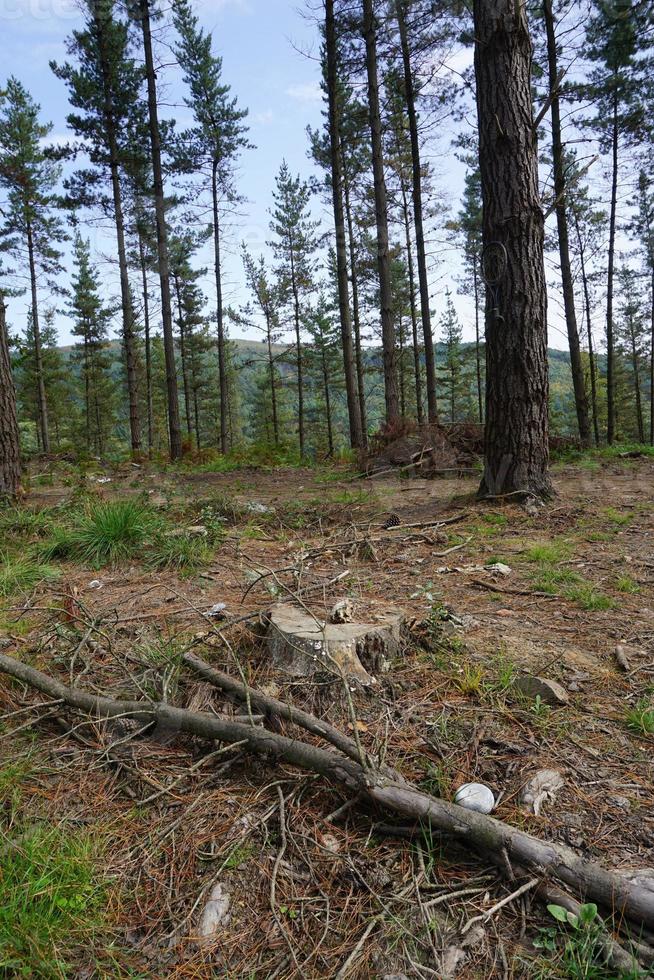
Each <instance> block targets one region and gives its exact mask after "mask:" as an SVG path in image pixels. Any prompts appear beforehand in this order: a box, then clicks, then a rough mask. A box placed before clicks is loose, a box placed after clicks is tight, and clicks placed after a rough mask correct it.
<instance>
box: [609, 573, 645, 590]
mask: <svg viewBox="0 0 654 980" xmlns="http://www.w3.org/2000/svg"><path fill="white" fill-rule="evenodd" d="M615 587H616V589H617V590H618V592H627V593H631V594H634V595H635V594H636V593H637V592H640V585H639V584H638V582H636V580H635V579H633V578H632V577H631V576H630V575H621V576H620V577H619V578H617V579H616V581H615Z"/></svg>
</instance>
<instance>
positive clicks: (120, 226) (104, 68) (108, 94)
mask: <svg viewBox="0 0 654 980" xmlns="http://www.w3.org/2000/svg"><path fill="white" fill-rule="evenodd" d="M90 6H91V9H92V11H93V21H94V23H95V30H96V37H97V43H98V56H99V60H100V72H101V74H102V93H103V100H104V106H103V115H104V131H105V137H106V146H107V150H108V153H109V171H110V174H111V192H112V195H113V205H114V222H115V225H116V245H117V252H118V270H119V274H120V298H121V306H122V314H123V344H124V348H125V369H126V374H127V394H128V398H129V429H130V437H131V445H132V452H139V450H140V449H141V421H140V418H139V396H138V378H137V371H136V340H135V337H134V304H133V303H132V294H131V292H130V288H129V275H128V271H127V252H126V249H125V221H124V217H123V202H122V191H121V187H120V175H119V153H118V139H117V132H116V119H115V114H114V93H113V92H112V91H111V85H110V82H109V79H110V76H111V72H110V57H111V54H110V52H109V51H108V50H107V43H106V17H107V14H104V15H103V13H102V11H103V9H104V10H106V11H107V13H108V16H109V17H111V7H107V5H105V4H102V3H99V2H98V0H94V2H93V3H91V5H90Z"/></svg>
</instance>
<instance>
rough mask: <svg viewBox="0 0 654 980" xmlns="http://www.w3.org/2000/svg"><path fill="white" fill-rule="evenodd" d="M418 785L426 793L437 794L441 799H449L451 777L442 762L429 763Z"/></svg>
mask: <svg viewBox="0 0 654 980" xmlns="http://www.w3.org/2000/svg"><path fill="white" fill-rule="evenodd" d="M420 785H421V787H422V788H423V789H424V790H425V792H426V793H431V795H432V796H438V797H440V798H441V799H449V797H450V795H451V793H450V790H451V779H450V776H449V773H448V772H447V769H446V768H445V765H444V764H443V763H440V764H439V765H437V766H434V765H432V764H431V763H429V764H428V765H427V768H426V770H425V775H424V776H423V778H422V779H421V781H420Z"/></svg>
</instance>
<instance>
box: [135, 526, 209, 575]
mask: <svg viewBox="0 0 654 980" xmlns="http://www.w3.org/2000/svg"><path fill="white" fill-rule="evenodd" d="M212 558H213V552H212V550H211V548H210V547H209V545H208V544H207V541H206V538H204V537H202V536H201V535H197V534H164V535H161V536H160V537H158V538H157V540H156V542H155V544H154V545H153V547H152V549H151V550H150V552H149V553H148V556H147V558H146V564H147V565H149V566H150V568H158V569H161V568H174V569H177V570H178V571H184V572H194V571H196V570H197V569H198V568H204V567H205V565H208V563H209V562H210V561H211V559H212Z"/></svg>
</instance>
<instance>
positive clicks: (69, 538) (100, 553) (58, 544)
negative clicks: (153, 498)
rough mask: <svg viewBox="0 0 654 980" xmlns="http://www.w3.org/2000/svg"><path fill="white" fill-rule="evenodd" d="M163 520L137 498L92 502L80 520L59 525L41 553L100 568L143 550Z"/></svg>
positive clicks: (42, 547) (49, 557)
mask: <svg viewBox="0 0 654 980" xmlns="http://www.w3.org/2000/svg"><path fill="white" fill-rule="evenodd" d="M160 524H161V520H160V518H159V517H158V515H157V514H156V513H155V512H154V511H153V510H152V509H151V508H150V507H148V506H146V505H145V504H142V503H140V502H138V501H136V500H117V501H111V502H108V503H92V504H90V505H89V506H88V507H87V508H86V509H85V510H84V512H83V513H82V515H81V516H80V517H79V519H78V520H77V523H75V524H74V525H72V526H69V527H58V528H55V529H54V531H53V533H52V534H51V536H50V539H49V540H48V541H46V542H44V544H43V545H42V546H41V548H40V549H39V554H40V555H41V556H42V557H44V558H46V559H54V558H59V559H67V558H69V559H72V560H74V561H79V562H82V563H83V564H85V565H91V566H92V567H94V568H99V567H101V566H102V565H107V564H109V563H115V562H119V561H125V560H126V559H128V558H133V557H134V556H136V555H138V554H140V552H141V551H142V549H143V548H144V547H145V546H146V545H147V544H148V542H149V541H150V539H151V538H153V537H154V535H155V534H156V532H157V531H158V529H159V526H160Z"/></svg>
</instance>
